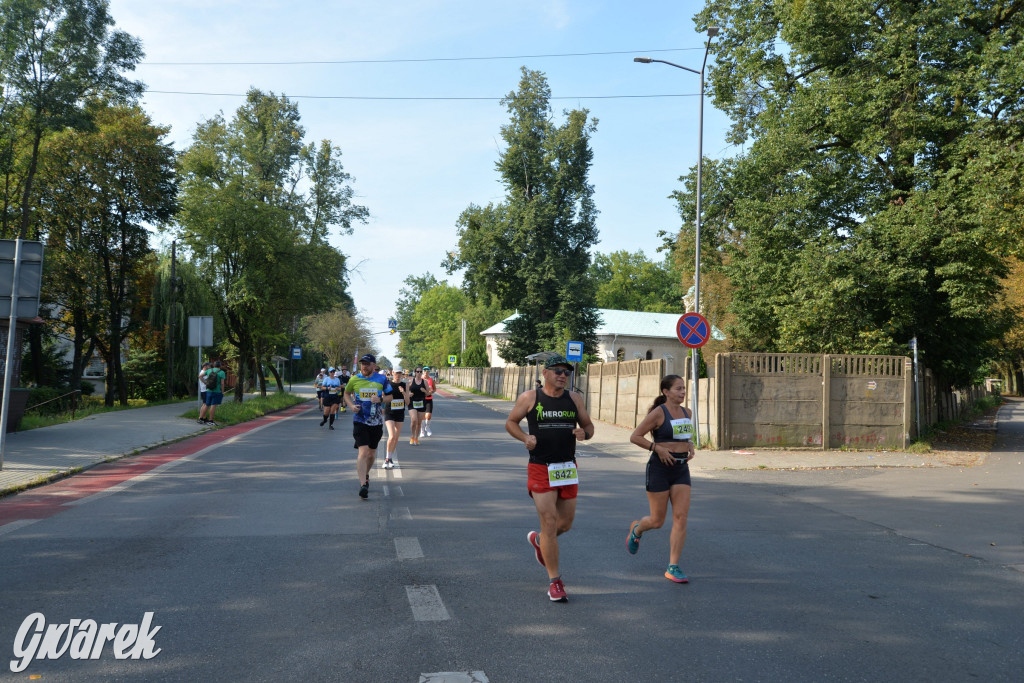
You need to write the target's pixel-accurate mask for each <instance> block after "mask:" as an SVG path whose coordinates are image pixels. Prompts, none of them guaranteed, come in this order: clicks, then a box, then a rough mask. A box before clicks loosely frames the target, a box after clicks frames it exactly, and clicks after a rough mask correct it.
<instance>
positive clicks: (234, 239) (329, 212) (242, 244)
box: [178, 89, 367, 399]
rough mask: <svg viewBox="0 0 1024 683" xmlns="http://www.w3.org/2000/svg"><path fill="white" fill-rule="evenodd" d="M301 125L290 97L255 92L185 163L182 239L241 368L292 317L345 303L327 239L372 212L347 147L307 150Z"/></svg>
mask: <svg viewBox="0 0 1024 683" xmlns="http://www.w3.org/2000/svg"><path fill="white" fill-rule="evenodd" d="M299 119H300V117H299V111H298V107H297V106H296V105H295V104H294V103H292V102H290V101H289V100H288V99H287V98H286V97H283V96H282V97H277V96H275V95H273V94H272V93H263V92H261V91H259V90H257V89H252V90H250V91H249V93H248V95H247V97H246V101H245V104H243V105H242V106H241V107H239V109H238V111H237V112H236V113H235V117H234V118H233V119H232V120H231V121H230V122H228V121H226V120H225V119H224V118H223V116H219V115H218V116H215V117H214V118H212V119H210V120H207V121H205V122H203V123H201V124H200V125H199V126H198V128H197V130H196V133H195V136H194V141H193V143H192V145H191V146H190V147H189V149H188V150H186V151H185V153H184V154H183V155H182V157H181V160H180V170H181V212H180V213H179V216H178V220H179V222H180V228H181V229H180V238H181V240H182V241H183V242H184V243H185V244H186V245H187V246H188V247H189V248H190V249H191V251H192V253H193V255H194V258H195V260H196V262H197V263H198V264H199V266H200V272H201V273H202V274H203V275H204V276H205V278H206V280H207V282H208V284H209V286H210V288H211V290H212V291H213V292H214V294H215V297H216V299H217V301H218V302H219V306H220V313H221V316H222V318H223V320H224V323H225V331H226V333H227V336H228V339H229V341H230V342H231V344H232V345H233V346H234V347H235V348H236V349H237V350H238V357H239V358H240V359H242V361H243V363H248V362H250V361H252V360H253V359H255V358H260V359H263V358H265V356H266V355H267V354H268V353H269V352H270V351H271V350H272V349H273V347H274V346H275V344H278V343H280V342H282V341H285V337H286V335H287V333H288V330H290V329H291V326H292V321H293V320H295V319H296V318H298V317H301V316H303V315H307V314H310V313H314V312H317V311H323V310H328V309H330V308H331V307H332V306H333V305H335V304H336V303H338V302H341V301H344V300H345V298H346V295H345V282H346V280H345V258H344V256H343V255H342V254H341V252H339V251H338V250H337V249H335V248H334V247H332V246H331V245H330V244H329V243H328V242H327V241H326V236H327V234H328V232H329V231H330V230H331V229H335V230H340V231H341V232H345V233H347V232H351V231H352V225H353V223H355V222H357V221H362V220H365V218H366V215H367V210H366V209H365V208H364V207H361V206H358V205H355V204H352V202H351V197H352V191H351V188H350V187H349V185H348V182H349V181H350V180H351V178H350V176H349V175H348V174H347V173H345V172H344V170H343V168H342V164H341V151H340V150H339V149H338V148H337V147H335V146H333V145H332V144H331V143H330V142H329V141H327V140H324V141H322V142H321V143H320V144H319V145H315V144H307V145H304V144H303V142H302V140H303V137H304V135H305V130H304V129H303V128H302V126H301V125H300V124H299ZM302 188H308V189H307V190H305V191H304V190H303V189H302ZM239 376H240V377H241V378H242V379H244V378H245V376H246V368H245V367H242V368H239ZM261 376H262V375H261ZM242 384H243V383H242V382H240V383H239V385H238V388H237V389H236V397H238V398H239V399H240V397H241V386H242Z"/></svg>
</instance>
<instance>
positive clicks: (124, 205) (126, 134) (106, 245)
mask: <svg viewBox="0 0 1024 683" xmlns="http://www.w3.org/2000/svg"><path fill="white" fill-rule="evenodd" d="M89 114H90V117H91V118H92V120H93V121H94V122H95V126H96V129H95V131H78V130H74V129H69V130H66V131H63V132H61V133H56V134H53V135H51V136H50V137H49V138H47V140H46V143H45V146H44V148H45V155H44V156H43V159H44V161H43V164H42V165H41V168H40V174H39V183H38V188H37V189H38V193H37V194H38V209H37V211H38V216H39V218H38V224H39V225H40V226H42V227H44V229H45V232H46V235H47V243H48V245H49V246H50V247H51V249H50V252H49V254H50V255H51V256H52V260H53V263H52V265H51V266H50V267H49V269H48V274H49V276H50V277H49V278H48V282H47V285H46V287H47V293H48V295H49V297H50V298H51V299H52V300H55V301H58V302H59V303H61V305H62V306H63V307H64V316H65V317H64V322H65V324H68V323H70V325H71V327H72V328H73V341H74V360H73V367H74V370H75V371H76V373H78V372H80V370H81V369H82V363H83V362H84V361H86V360H87V359H88V355H87V353H88V347H87V346H86V345H85V342H86V340H87V341H88V342H89V344H90V345H92V346H95V348H96V349H97V350H98V351H99V352H100V353H101V354H102V356H103V358H104V360H105V361H106V363H107V370H108V372H107V387H106V395H105V401H106V404H107V405H113V402H114V398H115V395H116V396H117V397H118V398H119V399H120V401H121V403H122V404H123V405H127V400H128V389H127V385H126V381H125V377H124V374H123V372H122V368H121V355H122V354H121V351H122V346H123V342H124V341H125V339H126V338H127V337H128V336H129V335H130V334H131V333H132V332H134V331H136V330H138V329H140V328H141V326H142V325H143V324H145V322H146V315H145V313H146V309H147V308H148V306H149V296H150V294H151V281H152V273H153V269H154V267H155V259H154V257H153V254H152V250H151V249H150V247H149V232H148V230H147V229H146V225H148V224H159V223H162V222H165V221H167V220H169V219H170V217H171V215H172V214H173V212H174V208H175V182H174V152H173V150H172V149H171V147H170V146H169V145H168V144H167V143H166V142H164V140H163V138H164V136H165V135H166V134H167V131H168V129H167V128H162V127H159V126H155V125H153V123H152V122H151V121H150V120H149V117H148V116H146V114H145V113H144V112H143V111H142V110H141V109H139V108H138V107H135V106H105V105H100V104H97V105H94V106H92V107H90V110H89ZM80 376H81V375H80V374H78V375H77V377H80Z"/></svg>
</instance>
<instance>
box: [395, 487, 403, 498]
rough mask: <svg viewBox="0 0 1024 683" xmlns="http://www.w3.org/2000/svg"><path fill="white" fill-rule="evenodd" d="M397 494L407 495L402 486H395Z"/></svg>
mask: <svg viewBox="0 0 1024 683" xmlns="http://www.w3.org/2000/svg"><path fill="white" fill-rule="evenodd" d="M395 495H396V496H404V495H405V491H403V490H402V487H401V486H396V487H395Z"/></svg>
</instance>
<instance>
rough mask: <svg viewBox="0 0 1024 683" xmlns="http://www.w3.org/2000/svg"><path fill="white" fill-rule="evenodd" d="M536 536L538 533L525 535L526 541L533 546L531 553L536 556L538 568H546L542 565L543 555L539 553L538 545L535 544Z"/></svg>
mask: <svg viewBox="0 0 1024 683" xmlns="http://www.w3.org/2000/svg"><path fill="white" fill-rule="evenodd" d="M538 536H540V533H539V532H537V531H531V532H530V533H528V534H526V540H527V541H529V542H530V545H532V546H533V552H534V554H536V555H537V562H539V563H540V566H542V567H546V566H547V565H546V564H544V555H543V553H541V551H540V543H538V542H537V537H538Z"/></svg>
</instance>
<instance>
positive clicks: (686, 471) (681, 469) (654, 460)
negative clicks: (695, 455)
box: [647, 454, 690, 493]
mask: <svg viewBox="0 0 1024 683" xmlns="http://www.w3.org/2000/svg"><path fill="white" fill-rule="evenodd" d="M680 455H682V456H683V457H684V458H685V457H686V456H685V454H680ZM676 485H683V486H690V464H689V463H688V462H686V461H685V460H678V459H677V460H676V464H675V466H673V467H669V466H667V465H666V464H665V463H663V462H662V461H661V458H659V457H658V456H657V455H654V454H652V455H651V459H650V460H648V461H647V490H648V491H650V492H651V493H662V492H664V491H668V490H669V489H671V488H672V487H673V486H676Z"/></svg>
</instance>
